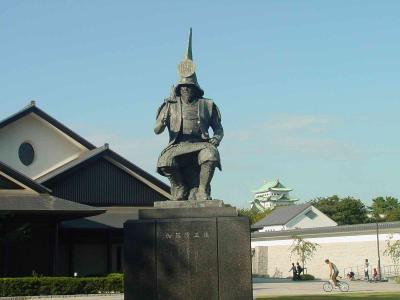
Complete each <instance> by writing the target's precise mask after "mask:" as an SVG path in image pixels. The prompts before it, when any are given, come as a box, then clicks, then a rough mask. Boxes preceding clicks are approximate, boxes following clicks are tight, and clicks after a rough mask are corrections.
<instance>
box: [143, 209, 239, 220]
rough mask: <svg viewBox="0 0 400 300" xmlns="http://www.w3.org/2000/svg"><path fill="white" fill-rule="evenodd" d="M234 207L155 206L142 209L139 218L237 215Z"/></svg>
mask: <svg viewBox="0 0 400 300" xmlns="http://www.w3.org/2000/svg"><path fill="white" fill-rule="evenodd" d="M237 215H238V213H237V211H236V208H234V207H190V208H185V207H184V208H153V209H140V210H139V219H140V220H148V219H178V218H215V217H237Z"/></svg>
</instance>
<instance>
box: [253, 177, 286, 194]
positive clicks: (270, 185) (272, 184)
mask: <svg viewBox="0 0 400 300" xmlns="http://www.w3.org/2000/svg"><path fill="white" fill-rule="evenodd" d="M268 191H276V192H290V191H292V189H289V188H287V187H285V186H284V185H283V184H282V183H280V181H279V179H276V180H273V181H266V182H265V183H264V184H263V186H261V187H260V188H258V189H257V190H255V191H253V193H255V194H258V193H264V192H268Z"/></svg>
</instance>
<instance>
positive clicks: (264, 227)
mask: <svg viewBox="0 0 400 300" xmlns="http://www.w3.org/2000/svg"><path fill="white" fill-rule="evenodd" d="M328 226H337V223H336V222H335V221H333V220H332V219H331V218H329V217H328V216H327V215H325V214H324V213H323V212H321V211H320V210H319V209H317V208H315V207H314V206H312V205H311V204H310V203H304V204H298V205H288V206H282V207H277V208H275V209H274V210H273V211H272V212H271V213H270V214H269V215H267V216H266V217H264V218H263V219H262V220H260V221H258V222H257V223H255V224H253V225H252V229H253V230H257V231H260V232H265V231H280V230H290V229H295V228H315V227H328Z"/></svg>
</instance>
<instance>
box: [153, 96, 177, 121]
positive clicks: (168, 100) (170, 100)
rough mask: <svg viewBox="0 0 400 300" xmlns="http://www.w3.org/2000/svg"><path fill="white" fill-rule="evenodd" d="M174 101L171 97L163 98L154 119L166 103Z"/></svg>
mask: <svg viewBox="0 0 400 300" xmlns="http://www.w3.org/2000/svg"><path fill="white" fill-rule="evenodd" d="M176 101H177V100H176V99H175V98H171V97H169V98H165V99H164V102H163V103H161V105H160V107H159V108H158V109H157V115H156V119H157V118H158V116H159V115H160V113H161V111H162V110H163V108H164V107H165V106H167V105H168V104H170V103H176Z"/></svg>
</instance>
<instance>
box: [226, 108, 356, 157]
mask: <svg viewBox="0 0 400 300" xmlns="http://www.w3.org/2000/svg"><path fill="white" fill-rule="evenodd" d="M338 124H339V122H338V120H337V119H334V118H331V117H326V116H319V115H277V116H273V117H271V118H269V120H268V122H263V123H258V124H253V125H252V126H250V128H247V129H245V130H239V131H235V132H232V133H228V134H227V137H228V139H234V140H236V141H240V142H241V143H242V145H243V147H245V148H246V149H247V150H248V151H249V152H251V153H253V154H256V155H257V154H258V155H264V154H265V150H266V149H268V152H274V151H279V152H289V153H293V155H296V156H298V155H302V156H304V155H308V156H313V157H314V158H322V159H329V160H354V159H359V158H361V157H362V151H361V149H359V148H358V147H357V145H355V144H354V143H353V142H352V141H347V140H341V139H337V138H334V137H333V135H332V134H331V133H330V132H331V131H332V130H333V129H335V128H336V127H337V126H338Z"/></svg>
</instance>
